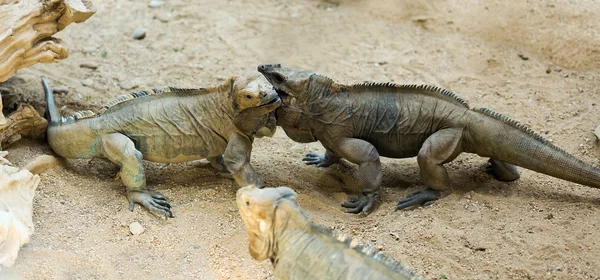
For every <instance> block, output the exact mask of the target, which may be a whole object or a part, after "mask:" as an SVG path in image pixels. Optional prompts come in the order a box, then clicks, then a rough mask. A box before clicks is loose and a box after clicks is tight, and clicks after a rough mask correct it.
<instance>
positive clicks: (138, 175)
mask: <svg viewBox="0 0 600 280" xmlns="http://www.w3.org/2000/svg"><path fill="white" fill-rule="evenodd" d="M102 150H103V152H104V156H106V158H108V159H109V160H110V161H112V162H114V163H116V164H118V165H119V166H121V171H120V172H119V174H120V176H121V181H122V182H123V184H124V185H125V188H126V190H127V199H128V200H129V210H131V211H133V205H134V203H139V204H141V205H142V206H144V207H146V208H148V210H151V211H156V212H160V213H162V214H163V215H165V217H173V212H171V205H169V202H167V200H166V199H165V198H164V197H163V196H161V195H159V194H152V193H151V192H149V191H147V190H144V189H143V188H144V187H145V186H146V177H145V176H144V166H143V165H142V153H140V151H138V150H137V149H136V148H135V146H134V144H133V141H131V139H129V138H127V136H125V135H123V134H120V133H111V134H108V135H104V136H102Z"/></svg>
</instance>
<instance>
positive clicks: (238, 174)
mask: <svg viewBox="0 0 600 280" xmlns="http://www.w3.org/2000/svg"><path fill="white" fill-rule="evenodd" d="M251 152H252V142H251V141H250V139H249V138H248V137H246V136H244V135H241V134H238V133H233V134H232V135H231V136H230V138H229V143H227V148H226V149H225V154H223V158H224V161H225V166H226V167H227V170H229V172H231V175H232V176H233V179H234V180H235V182H236V183H237V185H238V186H240V187H245V186H248V185H255V186H256V187H259V188H263V187H264V184H263V182H262V180H261V179H260V176H259V175H258V173H256V171H254V168H253V167H252V165H250V154H251Z"/></svg>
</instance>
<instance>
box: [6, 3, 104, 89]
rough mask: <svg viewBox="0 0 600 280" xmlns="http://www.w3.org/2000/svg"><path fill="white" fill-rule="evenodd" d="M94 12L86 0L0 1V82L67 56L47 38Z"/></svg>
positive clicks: (57, 42)
mask: <svg viewBox="0 0 600 280" xmlns="http://www.w3.org/2000/svg"><path fill="white" fill-rule="evenodd" d="M95 12H96V10H95V8H94V7H93V6H92V3H91V2H90V1H89V0H24V1H14V0H0V82H4V81H6V80H8V78H10V77H11V76H12V75H13V74H14V73H15V71H17V70H19V69H21V68H25V67H28V66H31V65H33V64H36V63H38V62H43V63H49V62H58V61H59V60H61V59H65V58H66V57H67V56H69V51H68V50H67V48H66V47H65V46H63V45H62V42H61V40H59V39H57V38H52V37H51V36H52V35H53V34H54V33H56V32H58V31H60V30H62V29H63V28H65V27H66V26H67V25H69V24H70V23H72V22H82V21H85V20H86V19H88V18H89V17H90V16H92V15H93V14H94V13H95Z"/></svg>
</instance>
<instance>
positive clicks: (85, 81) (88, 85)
mask: <svg viewBox="0 0 600 280" xmlns="http://www.w3.org/2000/svg"><path fill="white" fill-rule="evenodd" d="M81 84H82V85H84V86H86V87H90V86H92V85H93V84H94V81H93V80H92V79H84V80H81Z"/></svg>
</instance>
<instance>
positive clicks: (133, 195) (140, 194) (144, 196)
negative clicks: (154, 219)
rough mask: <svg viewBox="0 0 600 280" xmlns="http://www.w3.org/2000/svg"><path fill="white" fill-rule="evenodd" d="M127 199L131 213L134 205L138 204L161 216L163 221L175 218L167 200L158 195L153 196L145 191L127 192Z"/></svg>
mask: <svg viewBox="0 0 600 280" xmlns="http://www.w3.org/2000/svg"><path fill="white" fill-rule="evenodd" d="M127 199H128V200H129V211H131V212H133V207H134V205H135V203H139V204H140V205H142V206H144V207H146V208H148V210H150V211H154V212H159V213H161V214H163V215H164V216H165V219H167V218H174V217H175V216H173V212H172V211H171V205H170V204H169V202H168V201H167V199H166V198H165V197H164V196H162V195H160V194H154V193H151V192H149V191H147V190H128V191H127Z"/></svg>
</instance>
